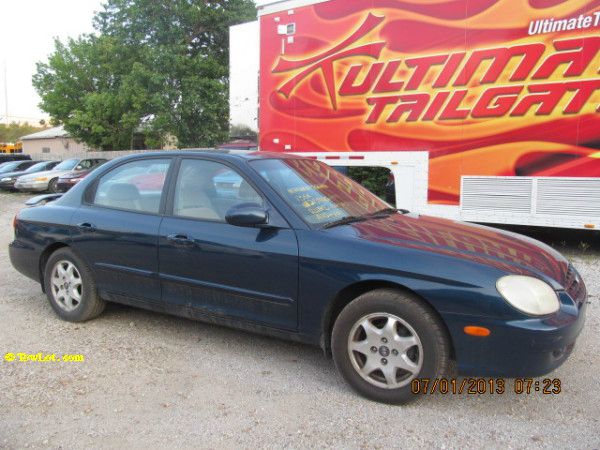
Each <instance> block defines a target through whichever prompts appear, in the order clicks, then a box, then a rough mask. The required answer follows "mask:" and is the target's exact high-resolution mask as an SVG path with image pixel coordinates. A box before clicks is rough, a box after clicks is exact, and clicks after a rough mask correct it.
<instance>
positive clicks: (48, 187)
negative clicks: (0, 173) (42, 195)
mask: <svg viewBox="0 0 600 450" xmlns="http://www.w3.org/2000/svg"><path fill="white" fill-rule="evenodd" d="M106 161H107V160H106V159H104V158H84V159H81V158H71V159H66V160H64V161H63V162H61V163H60V164H59V165H57V166H56V167H54V168H53V169H52V170H47V171H44V172H37V173H32V174H30V175H23V176H21V177H19V178H17V181H16V182H15V189H17V190H19V191H23V192H44V191H50V192H53V193H54V192H58V187H57V183H58V179H59V177H60V176H62V175H64V174H66V173H68V172H72V171H78V170H89V169H91V168H92V167H94V166H96V165H98V164H100V163H102V162H106Z"/></svg>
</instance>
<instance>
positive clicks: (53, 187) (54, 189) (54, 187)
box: [48, 178, 58, 194]
mask: <svg viewBox="0 0 600 450" xmlns="http://www.w3.org/2000/svg"><path fill="white" fill-rule="evenodd" d="M48 191H50V192H51V193H52V194H56V193H58V178H53V179H52V180H50V183H48Z"/></svg>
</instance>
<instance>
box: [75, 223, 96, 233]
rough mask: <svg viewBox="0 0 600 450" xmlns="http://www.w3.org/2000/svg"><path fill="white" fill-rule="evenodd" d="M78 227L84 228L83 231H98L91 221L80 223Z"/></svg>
mask: <svg viewBox="0 0 600 450" xmlns="http://www.w3.org/2000/svg"><path fill="white" fill-rule="evenodd" d="M77 228H79V229H80V230H83V231H91V232H94V231H96V225H94V224H92V223H89V222H83V223H78V224H77Z"/></svg>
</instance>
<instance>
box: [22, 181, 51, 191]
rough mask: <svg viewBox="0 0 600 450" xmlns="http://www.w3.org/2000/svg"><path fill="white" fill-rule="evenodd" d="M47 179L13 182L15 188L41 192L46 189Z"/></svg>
mask: <svg viewBox="0 0 600 450" xmlns="http://www.w3.org/2000/svg"><path fill="white" fill-rule="evenodd" d="M48 183H49V182H48V181H19V180H17V182H16V183H15V189H17V190H19V191H26V192H43V191H47V190H48Z"/></svg>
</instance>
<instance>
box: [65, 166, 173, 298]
mask: <svg viewBox="0 0 600 450" xmlns="http://www.w3.org/2000/svg"><path fill="white" fill-rule="evenodd" d="M171 164H172V158H169V157H159V158H147V159H136V160H132V161H126V162H124V163H123V164H120V165H118V166H116V167H114V168H112V169H111V170H110V171H108V172H106V173H104V174H102V175H101V176H100V177H99V178H98V180H96V181H95V182H94V183H93V184H92V185H91V186H90V188H89V191H87V192H86V194H85V202H84V204H82V206H81V207H80V208H79V209H78V210H77V211H76V212H75V213H74V215H73V217H72V219H71V225H72V229H73V244H72V245H73V248H74V249H75V251H76V252H78V253H79V254H80V255H81V256H83V257H84V258H85V259H86V261H87V263H88V264H89V265H90V267H91V268H92V270H93V272H94V274H95V277H96V283H97V286H98V289H99V290H100V292H101V293H102V294H103V295H105V296H107V297H108V298H110V299H112V300H114V301H120V302H125V303H134V304H135V303H136V302H160V298H161V296H160V283H159V281H158V243H157V237H158V230H159V226H160V222H161V220H162V216H161V213H162V210H163V208H164V201H165V189H164V186H165V180H166V178H167V176H168V173H169V169H170V167H171Z"/></svg>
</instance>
